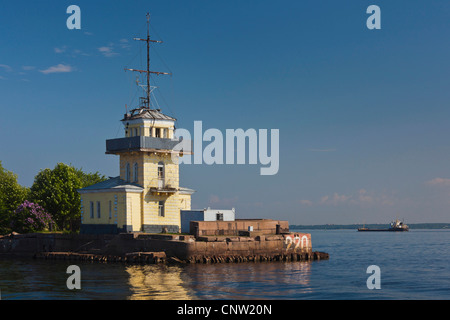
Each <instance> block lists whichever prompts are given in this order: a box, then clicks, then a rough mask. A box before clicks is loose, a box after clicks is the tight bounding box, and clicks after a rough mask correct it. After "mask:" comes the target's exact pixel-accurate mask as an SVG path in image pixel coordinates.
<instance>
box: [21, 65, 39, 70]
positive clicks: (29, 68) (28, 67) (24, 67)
mask: <svg viewBox="0 0 450 320" xmlns="http://www.w3.org/2000/svg"><path fill="white" fill-rule="evenodd" d="M34 69H36V67H33V66H22V70H25V71H30V70H34Z"/></svg>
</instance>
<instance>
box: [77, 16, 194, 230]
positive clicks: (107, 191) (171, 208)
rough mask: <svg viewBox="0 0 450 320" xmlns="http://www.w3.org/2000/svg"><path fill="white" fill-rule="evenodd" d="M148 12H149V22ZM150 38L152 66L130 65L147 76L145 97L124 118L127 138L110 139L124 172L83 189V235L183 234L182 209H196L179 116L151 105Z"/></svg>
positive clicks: (109, 147)
mask: <svg viewBox="0 0 450 320" xmlns="http://www.w3.org/2000/svg"><path fill="white" fill-rule="evenodd" d="M148 25H149V15H147V26H148ZM135 40H138V41H145V42H147V69H146V70H139V69H127V68H126V69H125V70H127V71H133V72H139V73H141V74H145V75H146V78H147V83H146V84H141V85H140V86H141V87H142V88H143V89H144V95H143V97H141V98H140V103H139V106H138V107H136V108H134V109H131V110H130V111H128V110H127V113H125V114H124V116H123V118H122V119H121V122H122V124H123V128H124V137H122V138H118V139H110V140H106V154H111V155H118V156H119V157H120V168H119V171H120V175H119V176H117V177H112V178H109V179H108V180H106V181H103V182H100V183H97V184H94V185H91V186H88V187H86V188H83V189H79V190H78V192H79V193H80V196H81V228H80V233H84V234H93V233H94V234H116V233H120V232H145V233H160V232H171V233H176V232H180V229H181V221H180V211H181V210H190V209H191V195H192V194H193V193H194V192H195V191H194V190H192V189H188V188H183V187H180V179H179V157H181V156H183V154H186V150H184V151H183V150H182V149H181V150H180V149H179V148H177V145H179V142H180V141H178V140H177V139H176V138H175V122H176V119H175V118H173V117H171V116H169V115H166V114H164V113H163V112H162V111H161V109H159V108H158V109H156V108H153V107H152V103H151V102H152V94H151V92H152V87H151V85H150V75H151V74H156V75H162V74H167V73H164V72H157V71H150V53H149V48H150V43H151V42H160V41H156V40H153V39H151V38H150V35H149V28H147V38H144V39H141V38H135Z"/></svg>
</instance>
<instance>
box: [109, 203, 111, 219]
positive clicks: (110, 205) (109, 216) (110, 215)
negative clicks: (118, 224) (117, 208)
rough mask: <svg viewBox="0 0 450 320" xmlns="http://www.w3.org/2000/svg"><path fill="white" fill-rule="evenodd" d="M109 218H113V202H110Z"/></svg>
mask: <svg viewBox="0 0 450 320" xmlns="http://www.w3.org/2000/svg"><path fill="white" fill-rule="evenodd" d="M109 218H110V219H111V218H112V201H111V200H109Z"/></svg>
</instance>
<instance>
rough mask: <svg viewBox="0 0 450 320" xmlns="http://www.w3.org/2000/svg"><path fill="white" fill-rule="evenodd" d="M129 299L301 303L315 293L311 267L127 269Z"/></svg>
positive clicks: (249, 265)
mask: <svg viewBox="0 0 450 320" xmlns="http://www.w3.org/2000/svg"><path fill="white" fill-rule="evenodd" d="M126 272H127V273H128V275H129V279H128V285H129V290H130V291H131V295H130V296H129V297H128V299H132V300H144V299H162V300H180V299H183V300H192V299H292V298H293V297H295V298H296V299H298V298H299V297H301V295H302V294H307V293H311V292H312V287H311V285H310V274H311V263H309V262H294V263H242V264H206V265H205V264H195V265H185V266H166V265H132V266H127V267H126Z"/></svg>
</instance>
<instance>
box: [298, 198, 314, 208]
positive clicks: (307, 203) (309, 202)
mask: <svg viewBox="0 0 450 320" xmlns="http://www.w3.org/2000/svg"><path fill="white" fill-rule="evenodd" d="M299 203H300V204H302V205H304V206H308V207H310V206H312V205H313V203H312V201H311V200H305V199H303V200H299Z"/></svg>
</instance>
